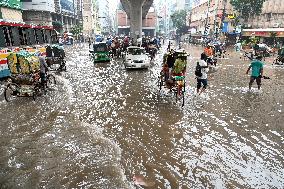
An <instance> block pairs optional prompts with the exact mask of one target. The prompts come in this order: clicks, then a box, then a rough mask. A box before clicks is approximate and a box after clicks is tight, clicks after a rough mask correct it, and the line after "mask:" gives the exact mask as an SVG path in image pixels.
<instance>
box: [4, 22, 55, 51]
mask: <svg viewBox="0 0 284 189" xmlns="http://www.w3.org/2000/svg"><path fill="white" fill-rule="evenodd" d="M55 35H56V33H55V31H54V30H53V27H50V26H34V25H28V24H24V23H15V22H4V21H0V47H10V46H23V45H35V44H44V43H54V42H55V40H56V37H54V36H55Z"/></svg>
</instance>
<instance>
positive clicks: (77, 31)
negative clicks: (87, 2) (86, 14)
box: [71, 25, 83, 36]
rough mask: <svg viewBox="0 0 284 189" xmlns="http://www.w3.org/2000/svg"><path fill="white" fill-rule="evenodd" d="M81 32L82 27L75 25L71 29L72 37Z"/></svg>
mask: <svg viewBox="0 0 284 189" xmlns="http://www.w3.org/2000/svg"><path fill="white" fill-rule="evenodd" d="M82 30H83V27H82V25H75V26H73V28H72V30H71V31H72V33H73V35H76V36H77V35H79V34H80V33H82Z"/></svg>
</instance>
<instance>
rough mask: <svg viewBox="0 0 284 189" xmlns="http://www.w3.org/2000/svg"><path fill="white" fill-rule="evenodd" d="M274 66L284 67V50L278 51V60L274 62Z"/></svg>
mask: <svg viewBox="0 0 284 189" xmlns="http://www.w3.org/2000/svg"><path fill="white" fill-rule="evenodd" d="M273 64H277V65H284V48H281V49H279V50H278V55H277V58H276V59H275V60H274V61H273Z"/></svg>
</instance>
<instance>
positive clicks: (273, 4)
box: [245, 0, 284, 28]
mask: <svg viewBox="0 0 284 189" xmlns="http://www.w3.org/2000/svg"><path fill="white" fill-rule="evenodd" d="M245 26H246V27H248V28H284V1H283V0H266V1H265V2H264V3H263V7H262V13H261V14H260V15H259V16H253V17H250V18H249V19H248V21H247V22H246V23H245Z"/></svg>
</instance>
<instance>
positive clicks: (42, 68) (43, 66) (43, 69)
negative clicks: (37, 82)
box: [39, 56, 48, 85]
mask: <svg viewBox="0 0 284 189" xmlns="http://www.w3.org/2000/svg"><path fill="white" fill-rule="evenodd" d="M39 63H40V79H41V84H42V85H44V84H45V82H46V72H47V71H48V66H47V64H46V61H45V58H44V56H39Z"/></svg>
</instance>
